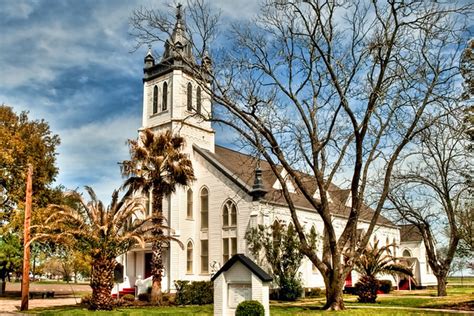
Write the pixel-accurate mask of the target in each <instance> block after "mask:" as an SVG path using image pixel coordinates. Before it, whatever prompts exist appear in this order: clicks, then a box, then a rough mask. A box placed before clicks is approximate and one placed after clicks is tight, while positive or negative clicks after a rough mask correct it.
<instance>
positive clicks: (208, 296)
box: [174, 280, 214, 305]
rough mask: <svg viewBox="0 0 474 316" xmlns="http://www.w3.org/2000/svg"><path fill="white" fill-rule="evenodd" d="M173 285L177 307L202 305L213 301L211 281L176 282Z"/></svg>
mask: <svg viewBox="0 0 474 316" xmlns="http://www.w3.org/2000/svg"><path fill="white" fill-rule="evenodd" d="M174 284H175V287H176V304H178V305H204V304H211V303H213V301H214V285H213V284H212V282H211V281H196V282H189V281H183V280H177V281H175V282H174Z"/></svg>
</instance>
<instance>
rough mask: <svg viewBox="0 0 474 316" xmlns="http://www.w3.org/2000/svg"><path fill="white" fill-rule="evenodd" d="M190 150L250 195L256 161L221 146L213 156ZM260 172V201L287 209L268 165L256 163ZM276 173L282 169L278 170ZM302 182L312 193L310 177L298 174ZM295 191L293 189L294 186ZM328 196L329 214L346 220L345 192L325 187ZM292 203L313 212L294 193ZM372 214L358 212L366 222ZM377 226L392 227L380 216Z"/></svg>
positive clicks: (313, 185) (364, 208)
mask: <svg viewBox="0 0 474 316" xmlns="http://www.w3.org/2000/svg"><path fill="white" fill-rule="evenodd" d="M194 148H195V149H196V150H197V151H198V152H200V153H201V154H202V155H203V156H204V158H206V159H207V160H208V161H209V162H211V163H212V164H213V165H214V166H215V167H216V168H218V169H219V170H220V171H221V172H223V173H224V174H226V175H227V176H228V177H229V178H230V179H231V180H232V181H234V183H236V184H237V185H238V186H239V187H240V188H242V189H243V190H244V191H246V192H248V193H250V192H251V190H252V186H253V183H254V180H255V169H256V167H257V158H256V157H254V156H251V155H247V154H243V153H240V152H237V151H235V150H231V149H228V148H225V147H222V146H217V145H216V146H215V153H211V152H210V151H207V150H204V149H202V148H199V147H197V146H194ZM259 165H260V169H261V170H262V182H263V187H264V189H265V190H266V191H267V193H266V194H265V196H264V197H263V199H264V200H266V201H268V202H270V203H275V204H279V205H287V202H286V200H285V197H284V196H283V192H282V190H281V189H276V188H274V184H275V182H276V181H277V177H276V176H275V174H274V173H273V171H272V170H271V168H270V165H269V163H268V162H267V161H265V160H260V161H259ZM279 169H280V171H281V170H282V169H283V168H282V167H279ZM300 175H301V176H302V179H303V182H304V183H305V185H307V187H308V189H309V191H310V192H316V189H317V184H316V180H315V179H314V177H312V176H310V175H308V174H304V173H300ZM295 187H296V186H295ZM328 193H329V195H330V198H331V210H332V212H333V215H336V216H342V217H346V218H347V217H349V213H350V207H349V206H347V205H346V202H347V199H348V198H349V196H350V190H349V189H341V188H339V187H337V186H336V185H334V184H332V183H331V184H330V185H329V190H328ZM290 195H291V197H292V200H293V202H294V204H295V206H296V207H298V208H300V209H308V210H313V209H314V207H313V206H312V205H311V204H310V203H309V202H308V200H307V199H306V198H305V197H304V196H303V194H302V193H301V192H299V190H298V189H296V190H295V192H294V193H290ZM373 213H374V211H373V210H372V209H371V208H370V207H368V206H367V205H365V204H364V205H363V206H362V208H361V214H360V219H361V220H366V221H370V220H371V219H372V216H373ZM378 224H379V225H388V226H396V225H395V224H394V223H392V222H391V221H390V220H388V219H387V218H385V217H383V216H382V215H380V216H379V219H378Z"/></svg>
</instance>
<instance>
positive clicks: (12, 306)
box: [0, 297, 81, 315]
mask: <svg viewBox="0 0 474 316" xmlns="http://www.w3.org/2000/svg"><path fill="white" fill-rule="evenodd" d="M80 300H81V299H80V298H73V297H68V298H48V299H31V300H29V302H28V307H29V309H33V308H38V307H53V306H63V305H75V304H76V303H79V302H80ZM20 305H21V300H20V299H0V315H13V314H15V315H18V314H20V315H21V313H19V310H20Z"/></svg>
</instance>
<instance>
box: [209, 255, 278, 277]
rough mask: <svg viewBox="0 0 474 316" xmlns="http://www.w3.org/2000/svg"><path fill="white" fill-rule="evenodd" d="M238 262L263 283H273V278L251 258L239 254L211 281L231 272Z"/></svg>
mask: <svg viewBox="0 0 474 316" xmlns="http://www.w3.org/2000/svg"><path fill="white" fill-rule="evenodd" d="M236 262H240V263H242V264H243V265H244V266H246V267H247V269H249V270H250V271H251V272H252V273H253V274H255V275H256V276H257V277H258V278H259V279H260V280H262V282H271V281H272V280H273V278H272V277H271V276H270V275H269V274H268V273H266V272H265V271H263V270H262V268H260V267H259V266H258V265H257V264H256V263H255V262H253V261H252V260H250V258H249V257H247V256H245V255H243V254H241V253H238V254H236V255H233V256H232V258H230V259H229V260H228V261H227V262H226V263H225V264H224V265H223V266H222V268H220V269H219V271H217V272H216V274H214V275H213V276H212V278H211V281H214V280H215V279H216V278H217V277H218V276H219V275H220V274H221V273H222V272H225V271H227V270H229V269H230V268H231V267H232V266H233V265H234V264H235V263H236Z"/></svg>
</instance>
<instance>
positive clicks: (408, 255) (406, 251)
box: [402, 248, 412, 258]
mask: <svg viewBox="0 0 474 316" xmlns="http://www.w3.org/2000/svg"><path fill="white" fill-rule="evenodd" d="M402 257H404V258H411V257H412V255H411V251H410V249H406V248H405V249H403V252H402Z"/></svg>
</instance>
